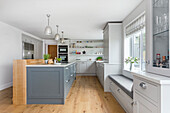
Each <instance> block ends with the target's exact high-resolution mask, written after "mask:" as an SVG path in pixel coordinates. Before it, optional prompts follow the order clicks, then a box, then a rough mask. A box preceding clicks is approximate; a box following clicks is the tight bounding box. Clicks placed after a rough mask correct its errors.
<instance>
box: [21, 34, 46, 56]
mask: <svg viewBox="0 0 170 113" xmlns="http://www.w3.org/2000/svg"><path fill="white" fill-rule="evenodd" d="M22 41H23V42H27V43H30V44H33V45H34V59H42V58H43V42H42V41H41V40H37V39H34V38H32V37H30V36H28V35H25V34H22Z"/></svg>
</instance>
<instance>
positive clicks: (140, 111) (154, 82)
mask: <svg viewBox="0 0 170 113" xmlns="http://www.w3.org/2000/svg"><path fill="white" fill-rule="evenodd" d="M132 74H133V75H134V87H133V91H134V94H133V97H134V99H133V102H134V104H133V113H170V110H169V105H170V96H169V95H170V78H168V77H163V76H160V75H156V74H151V73H145V72H134V73H132Z"/></svg>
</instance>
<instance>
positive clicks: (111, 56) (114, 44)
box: [103, 23, 122, 64]
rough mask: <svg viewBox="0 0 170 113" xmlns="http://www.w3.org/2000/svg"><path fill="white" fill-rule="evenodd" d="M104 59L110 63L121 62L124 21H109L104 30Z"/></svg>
mask: <svg viewBox="0 0 170 113" xmlns="http://www.w3.org/2000/svg"><path fill="white" fill-rule="evenodd" d="M103 39H104V60H105V61H106V62H108V63H109V64H121V57H122V23H108V24H107V26H106V27H105V29H104V31H103Z"/></svg>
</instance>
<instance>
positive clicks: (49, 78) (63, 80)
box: [13, 62, 76, 104]
mask: <svg viewBox="0 0 170 113" xmlns="http://www.w3.org/2000/svg"><path fill="white" fill-rule="evenodd" d="M25 71H26V77H24V78H25V82H26V83H25V84H23V85H26V86H25V90H24V91H25V94H23V95H22V96H23V98H22V99H23V100H25V101H24V102H23V103H25V104H64V103H65V99H66V97H67V94H68V93H69V91H70V89H71V86H72V84H73V82H74V80H75V79H76V62H71V63H62V64H61V65H55V64H44V63H39V64H36V63H35V64H26V65H25ZM18 75H19V74H18ZM15 77H16V76H14V79H15ZM16 86H18V85H17V84H16V82H15V81H14V87H15V88H14V90H15V91H14V96H13V99H14V100H15V101H14V104H15V103H16V104H19V103H18V102H17V101H20V99H19V98H20V97H19V95H18V94H19V93H17V91H18V90H16ZM17 88H20V87H19V86H18V87H17ZM20 90H21V89H20ZM20 94H21V93H20ZM16 97H18V99H16ZM24 98H25V99H24ZM21 103H22V102H21Z"/></svg>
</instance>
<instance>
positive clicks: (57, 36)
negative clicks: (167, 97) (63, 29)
mask: <svg viewBox="0 0 170 113" xmlns="http://www.w3.org/2000/svg"><path fill="white" fill-rule="evenodd" d="M56 27H57V34H55V37H54V39H55V40H56V41H58V40H59V39H60V34H59V33H58V27H59V26H58V25H56Z"/></svg>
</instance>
